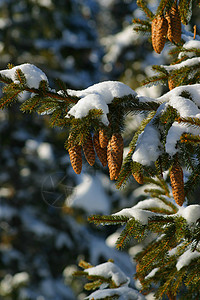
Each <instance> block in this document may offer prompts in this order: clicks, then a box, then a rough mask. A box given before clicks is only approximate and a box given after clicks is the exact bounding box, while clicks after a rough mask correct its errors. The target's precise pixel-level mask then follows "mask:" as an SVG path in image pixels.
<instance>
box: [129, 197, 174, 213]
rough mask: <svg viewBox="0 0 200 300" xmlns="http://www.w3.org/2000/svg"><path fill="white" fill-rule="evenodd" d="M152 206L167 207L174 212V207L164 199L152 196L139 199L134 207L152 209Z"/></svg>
mask: <svg viewBox="0 0 200 300" xmlns="http://www.w3.org/2000/svg"><path fill="white" fill-rule="evenodd" d="M152 207H156V208H160V209H165V210H168V211H170V212H173V210H172V208H171V207H170V206H169V205H167V204H165V203H164V202H163V201H161V200H159V199H156V198H152V199H146V200H143V201H139V202H138V203H137V204H136V205H135V206H134V208H140V209H151V208H152Z"/></svg>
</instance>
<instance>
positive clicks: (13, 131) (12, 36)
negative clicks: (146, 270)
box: [0, 0, 200, 300]
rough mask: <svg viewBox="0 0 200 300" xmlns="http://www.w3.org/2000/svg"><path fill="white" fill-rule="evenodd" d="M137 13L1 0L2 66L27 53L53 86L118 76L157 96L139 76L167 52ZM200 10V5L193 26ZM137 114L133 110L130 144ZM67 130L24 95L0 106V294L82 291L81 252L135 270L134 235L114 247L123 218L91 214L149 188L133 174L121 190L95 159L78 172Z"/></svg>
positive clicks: (25, 58)
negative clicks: (114, 220)
mask: <svg viewBox="0 0 200 300" xmlns="http://www.w3.org/2000/svg"><path fill="white" fill-rule="evenodd" d="M150 5H151V9H152V10H153V9H154V7H157V1H150ZM141 14H142V12H141V11H140V10H139V9H138V8H137V6H136V1H132V0H84V1H82V0H19V1H15V0H1V1H0V69H5V68H7V65H8V63H12V64H14V65H20V64H22V63H26V62H27V63H32V64H35V65H36V66H37V67H39V68H40V69H41V70H42V71H44V72H45V73H46V75H47V76H48V79H49V81H50V85H51V87H53V88H55V89H60V87H59V85H60V83H59V81H57V79H58V78H59V79H61V80H62V81H63V82H64V83H65V84H66V87H67V88H70V89H84V88H87V87H88V86H90V85H92V84H95V83H98V82H100V81H104V80H119V81H121V82H123V83H125V84H127V85H129V86H130V87H131V88H133V89H136V90H137V91H138V92H139V93H140V94H144V95H151V97H154V96H155V97H158V96H159V95H160V94H161V93H162V91H164V90H165V91H166V90H167V87H160V86H156V87H150V88H140V87H139V85H140V82H141V81H142V80H143V79H144V78H145V76H146V75H150V74H151V65H153V64H163V63H165V64H166V63H169V62H170V57H168V55H167V51H163V52H162V54H161V55H158V54H156V53H155V52H153V50H152V47H151V44H150V43H148V37H146V36H139V35H138V34H137V33H136V32H134V31H133V25H132V19H133V17H141ZM198 18H200V17H199V16H198V15H196V14H195V11H194V15H193V19H192V22H191V23H190V26H188V29H191V30H193V29H192V27H193V25H195V24H198V21H199V20H198ZM199 30H200V28H199V27H198V26H197V32H198V33H199ZM167 47H168V45H166V48H167ZM21 100H22V101H23V99H21ZM141 118H142V115H137V116H127V130H126V132H124V142H125V144H126V145H127V146H128V144H129V142H130V138H131V137H132V136H133V134H134V131H135V130H136V129H137V126H138V124H139V121H140V120H141ZM65 137H66V129H63V130H60V129H56V128H49V127H48V116H38V115H26V114H22V113H21V112H20V111H19V109H18V104H16V105H14V106H12V108H10V109H8V110H4V111H0V147H1V148H0V149H1V154H0V169H1V171H0V299H5V300H10V299H11V300H15V299H16V300H23V299H25V300H28V299H34V300H35V299H37V300H62V299H68V300H74V299H78V300H82V299H84V297H85V296H86V295H87V293H86V292H85V291H83V282H82V281H80V279H77V278H74V277H73V276H72V273H73V272H74V271H76V270H77V268H78V267H77V265H78V262H79V260H80V259H85V260H87V261H89V262H90V263H91V264H98V263H100V262H105V261H107V260H108V259H110V258H112V259H114V261H115V263H116V264H118V265H119V266H120V267H121V268H122V270H123V271H124V272H125V273H126V274H127V275H128V276H130V277H131V278H133V274H134V268H135V266H134V262H133V261H132V259H131V254H132V253H134V251H137V245H134V244H131V246H130V247H129V248H128V249H126V251H124V252H122V251H120V252H119V251H117V250H116V249H115V241H116V239H117V237H118V235H119V233H118V231H116V230H117V228H113V227H112V228H110V227H107V228H101V227H95V226H94V225H91V224H89V223H88V222H87V216H88V215H90V214H93V213H99V214H109V213H112V212H116V211H117V210H119V209H121V208H123V207H131V206H132V205H133V204H134V203H136V202H137V201H139V200H141V199H143V197H144V191H143V189H142V187H138V184H137V183H136V182H135V181H134V179H132V181H131V182H130V183H129V184H128V185H127V187H126V189H125V190H123V191H117V190H116V188H115V184H114V183H113V182H110V180H109V176H108V170H107V169H103V168H102V167H101V165H100V163H99V161H98V160H97V162H96V163H95V168H92V167H90V166H89V165H88V164H87V163H86V162H84V166H83V172H82V174H81V175H76V174H75V173H74V172H73V170H72V167H71V165H70V162H69V156H68V154H67V152H66V150H65V149H64V141H65ZM118 230H120V228H119V229H118ZM135 285H136V287H137V282H134V281H133V282H132V286H135Z"/></svg>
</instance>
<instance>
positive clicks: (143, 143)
mask: <svg viewBox="0 0 200 300" xmlns="http://www.w3.org/2000/svg"><path fill="white" fill-rule="evenodd" d="M137 143H138V144H137V146H136V149H135V152H134V153H133V155H132V159H133V161H136V162H138V163H140V164H142V165H148V166H149V165H150V164H151V162H154V161H156V159H157V158H158V156H159V155H160V153H161V152H160V150H159V148H158V146H159V145H160V133H159V131H158V130H157V128H156V127H154V126H153V125H152V124H148V125H147V126H146V127H145V129H144V131H143V132H142V133H141V134H140V136H139V138H138V142H137Z"/></svg>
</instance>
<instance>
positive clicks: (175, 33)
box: [165, 3, 181, 44]
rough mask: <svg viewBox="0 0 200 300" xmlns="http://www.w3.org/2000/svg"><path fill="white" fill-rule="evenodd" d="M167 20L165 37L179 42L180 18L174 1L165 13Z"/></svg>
mask: <svg viewBox="0 0 200 300" xmlns="http://www.w3.org/2000/svg"><path fill="white" fill-rule="evenodd" d="M165 18H166V20H167V22H168V30H167V38H168V40H169V41H170V42H174V43H176V44H177V43H179V42H180V40H181V18H180V15H179V11H178V7H177V5H176V3H174V4H173V5H172V8H171V10H170V11H168V12H167V13H166V15H165Z"/></svg>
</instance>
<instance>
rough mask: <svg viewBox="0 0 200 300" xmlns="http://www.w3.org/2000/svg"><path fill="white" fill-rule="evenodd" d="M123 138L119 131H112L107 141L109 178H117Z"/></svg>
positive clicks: (120, 163)
mask: <svg viewBox="0 0 200 300" xmlns="http://www.w3.org/2000/svg"><path fill="white" fill-rule="evenodd" d="M123 149H124V145H123V138H122V136H121V134H120V133H114V134H113V135H112V137H111V139H110V141H109V143H108V147H107V158H108V168H109V173H110V179H111V180H114V179H117V178H118V175H119V172H120V170H121V165H122V160H123Z"/></svg>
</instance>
